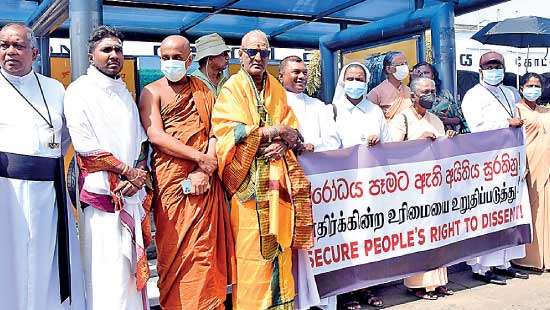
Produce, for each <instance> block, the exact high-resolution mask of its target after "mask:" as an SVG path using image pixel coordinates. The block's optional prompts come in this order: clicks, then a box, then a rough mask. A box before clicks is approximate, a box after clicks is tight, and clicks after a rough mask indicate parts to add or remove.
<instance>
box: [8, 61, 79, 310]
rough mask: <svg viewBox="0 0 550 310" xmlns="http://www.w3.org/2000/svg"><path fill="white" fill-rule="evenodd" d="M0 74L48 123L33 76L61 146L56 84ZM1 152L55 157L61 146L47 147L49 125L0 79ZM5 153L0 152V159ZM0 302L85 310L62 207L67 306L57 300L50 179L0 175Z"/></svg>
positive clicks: (30, 308) (36, 309)
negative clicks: (66, 247) (66, 241)
mask: <svg viewBox="0 0 550 310" xmlns="http://www.w3.org/2000/svg"><path fill="white" fill-rule="evenodd" d="M2 74H3V75H4V76H5V77H6V78H7V79H8V80H9V81H10V82H11V83H12V84H13V85H14V86H15V87H16V88H17V89H18V90H19V92H21V94H22V95H23V96H25V97H26V98H27V99H28V100H29V102H30V103H31V104H33V106H34V107H35V108H36V109H37V110H38V111H39V112H40V113H41V114H42V115H43V116H45V118H46V119H48V121H49V118H48V111H47V110H46V107H45V105H44V101H43V99H42V95H41V93H40V89H39V86H38V82H37V79H36V76H38V78H39V79H40V85H41V86H42V89H43V91H44V97H45V99H46V102H47V105H48V109H49V112H50V116H51V121H52V123H53V127H54V133H55V142H57V143H60V142H61V134H60V133H61V128H62V126H63V95H64V93H65V89H64V88H63V85H61V83H59V82H58V81H56V80H54V79H51V78H48V77H45V76H43V75H40V74H37V75H36V76H35V74H34V72H33V71H31V72H30V73H29V74H27V75H25V76H22V77H18V76H13V75H10V74H8V73H7V72H6V71H4V70H3V69H2ZM0 104H1V105H2V112H1V113H0V137H1V138H0V152H5V153H15V154H19V155H31V156H36V157H46V158H59V157H61V156H62V154H61V148H56V149H51V148H49V147H48V142H51V141H50V138H51V136H50V131H49V126H48V124H47V123H46V121H45V120H44V119H42V118H41V117H40V115H39V114H38V113H37V112H36V111H34V110H33V109H32V108H31V107H30V106H29V104H28V103H27V102H26V101H25V99H23V98H22V97H21V95H19V94H18V93H17V91H16V90H15V89H14V88H13V87H12V86H11V85H10V84H9V83H8V82H7V81H6V80H5V79H4V78H3V77H2V76H0ZM3 157H4V155H2V154H1V153H0V160H3V159H4V158H3ZM0 199H1V203H0V209H1V211H2V216H0V244H1V245H2V247H3V249H4V250H2V255H0V292H2V298H1V299H0V303H1V307H0V308H2V309H22V310H43V309H48V310H57V309H77V310H81V309H86V308H85V303H84V288H83V284H84V282H83V278H82V266H81V262H80V249H79V245H78V239H77V231H76V226H75V221H74V217H73V211H72V208H70V207H69V206H68V205H65V206H63V207H65V208H67V211H68V212H67V213H68V221H69V222H68V225H69V247H70V258H71V261H70V262H71V275H72V277H71V284H72V285H71V291H72V292H71V296H72V303H71V304H69V301H68V300H66V301H65V302H64V303H63V304H61V302H60V295H59V274H58V270H59V267H58V261H57V255H58V248H57V244H56V238H57V212H58V211H57V207H56V192H55V188H54V182H53V181H26V180H19V179H14V178H4V177H0Z"/></svg>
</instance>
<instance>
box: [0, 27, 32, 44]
mask: <svg viewBox="0 0 550 310" xmlns="http://www.w3.org/2000/svg"><path fill="white" fill-rule="evenodd" d="M11 27H20V28H23V29H24V30H25V32H26V35H27V43H29V44H30V45H31V47H32V48H38V40H37V39H36V36H35V35H34V31H33V30H32V29H31V28H30V27H28V26H26V25H25V24H21V23H9V24H6V25H5V26H4V27H2V29H0V32H3V31H4V30H6V29H8V28H11Z"/></svg>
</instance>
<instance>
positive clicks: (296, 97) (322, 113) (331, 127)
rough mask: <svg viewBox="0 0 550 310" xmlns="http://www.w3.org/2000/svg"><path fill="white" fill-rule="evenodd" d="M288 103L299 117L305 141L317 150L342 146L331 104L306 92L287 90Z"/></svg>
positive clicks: (299, 124)
mask: <svg viewBox="0 0 550 310" xmlns="http://www.w3.org/2000/svg"><path fill="white" fill-rule="evenodd" d="M286 94H287V101H288V105H289V106H290V107H291V108H292V111H293V112H294V114H295V115H296V118H297V119H298V131H300V133H301V134H302V136H303V137H304V142H305V143H311V144H313V146H314V147H315V151H316V152H319V151H328V150H335V149H338V148H339V147H340V138H339V137H338V133H337V132H336V123H335V122H334V112H333V109H332V105H331V104H328V105H327V104H325V103H323V102H322V101H320V100H318V99H315V98H311V97H310V96H308V95H306V94H304V93H299V94H297V93H293V92H289V91H287V92H286Z"/></svg>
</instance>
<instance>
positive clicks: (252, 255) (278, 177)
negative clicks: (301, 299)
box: [212, 30, 313, 310]
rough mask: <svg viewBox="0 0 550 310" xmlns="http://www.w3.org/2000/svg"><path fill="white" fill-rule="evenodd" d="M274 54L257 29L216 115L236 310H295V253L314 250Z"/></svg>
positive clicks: (246, 41) (306, 192) (296, 138)
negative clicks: (270, 67) (271, 70)
mask: <svg viewBox="0 0 550 310" xmlns="http://www.w3.org/2000/svg"><path fill="white" fill-rule="evenodd" d="M270 53H271V49H270V47H269V42H268V40H267V36H266V35H265V33H263V32H261V31H260V30H253V31H251V32H249V33H248V34H246V35H245V36H244V37H243V39H242V43H241V48H240V50H239V56H240V60H241V70H240V71H239V72H238V73H237V74H235V75H233V76H232V77H230V78H229V80H227V82H226V83H225V84H224V86H223V87H222V89H221V92H220V95H219V96H218V98H217V101H216V105H215V106H214V112H213V114H212V128H213V129H214V134H215V136H216V138H218V142H217V144H216V150H217V151H216V153H217V156H218V163H219V164H218V168H219V169H218V170H219V175H220V176H221V177H222V180H223V183H224V185H225V188H226V189H227V191H228V192H229V194H230V197H231V228H232V230H233V236H234V237H235V257H236V261H237V278H236V284H235V285H234V286H233V308H234V309H254V310H256V309H294V296H295V295H296V290H295V287H294V279H293V276H292V249H293V248H294V249H308V248H309V247H311V246H312V245H313V229H312V227H313V220H312V217H311V199H310V184H309V181H308V180H307V178H306V177H305V175H304V172H303V170H302V168H301V167H300V165H299V164H298V161H297V159H296V155H295V154H299V153H300V152H302V151H304V145H303V144H302V141H301V136H300V134H299V133H298V131H297V128H298V121H297V120H296V117H295V115H294V113H293V112H292V109H291V108H290V107H289V106H288V104H287V97H286V92H285V89H284V88H283V87H282V86H281V84H280V83H279V81H278V80H277V79H276V78H275V77H273V76H271V75H269V74H268V73H267V72H266V69H267V62H268V59H269V55H270Z"/></svg>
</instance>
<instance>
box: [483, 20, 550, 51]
mask: <svg viewBox="0 0 550 310" xmlns="http://www.w3.org/2000/svg"><path fill="white" fill-rule="evenodd" d="M472 39H474V40H476V41H479V42H481V43H483V44H493V45H505V46H512V47H519V48H525V47H527V48H529V47H546V48H548V47H550V19H548V18H542V17H536V16H523V17H517V18H510V19H505V20H503V21H501V22H493V23H490V24H488V25H487V26H485V27H483V28H482V29H481V30H480V31H478V32H477V33H475V34H474V35H473V36H472Z"/></svg>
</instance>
